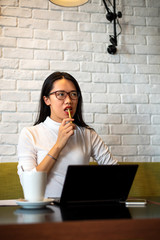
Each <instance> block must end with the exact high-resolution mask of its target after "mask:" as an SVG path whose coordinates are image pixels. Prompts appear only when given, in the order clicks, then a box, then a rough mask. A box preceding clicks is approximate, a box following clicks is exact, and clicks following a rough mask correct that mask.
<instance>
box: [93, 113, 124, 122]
mask: <svg viewBox="0 0 160 240" xmlns="http://www.w3.org/2000/svg"><path fill="white" fill-rule="evenodd" d="M121 121H122V120H121V116H120V115H116V114H95V122H96V123H102V124H103V123H105V124H117V123H119V124H120V123H121Z"/></svg>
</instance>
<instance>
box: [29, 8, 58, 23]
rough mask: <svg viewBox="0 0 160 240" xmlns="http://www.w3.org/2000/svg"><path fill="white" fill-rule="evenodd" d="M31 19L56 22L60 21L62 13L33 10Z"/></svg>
mask: <svg viewBox="0 0 160 240" xmlns="http://www.w3.org/2000/svg"><path fill="white" fill-rule="evenodd" d="M32 14H33V18H35V19H44V20H47V19H48V20H56V21H57V20H58V21H60V20H61V19H62V12H58V11H57V12H56V11H48V9H47V10H41V9H33V11H32Z"/></svg>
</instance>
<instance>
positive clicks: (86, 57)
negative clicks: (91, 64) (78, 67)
mask: <svg viewBox="0 0 160 240" xmlns="http://www.w3.org/2000/svg"><path fill="white" fill-rule="evenodd" d="M64 60H65V61H91V60H92V54H91V53H83V52H65V53H64Z"/></svg>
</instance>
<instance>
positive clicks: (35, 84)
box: [17, 81, 42, 90]
mask: <svg viewBox="0 0 160 240" xmlns="http://www.w3.org/2000/svg"><path fill="white" fill-rule="evenodd" d="M17 88H18V89H19V90H41V88H42V82H40V81H18V83H17Z"/></svg>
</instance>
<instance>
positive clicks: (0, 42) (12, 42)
mask: <svg viewBox="0 0 160 240" xmlns="http://www.w3.org/2000/svg"><path fill="white" fill-rule="evenodd" d="M0 46H1V47H16V39H15V38H7V37H1V38H0Z"/></svg>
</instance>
